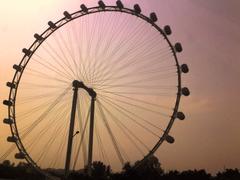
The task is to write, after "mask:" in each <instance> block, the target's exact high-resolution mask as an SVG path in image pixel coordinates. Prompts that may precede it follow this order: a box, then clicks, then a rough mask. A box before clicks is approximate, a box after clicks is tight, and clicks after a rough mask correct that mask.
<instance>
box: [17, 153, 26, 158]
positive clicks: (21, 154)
mask: <svg viewBox="0 0 240 180" xmlns="http://www.w3.org/2000/svg"><path fill="white" fill-rule="evenodd" d="M15 158H16V159H24V158H25V154H24V153H23V152H19V153H16V154H15Z"/></svg>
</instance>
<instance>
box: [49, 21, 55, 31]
mask: <svg viewBox="0 0 240 180" xmlns="http://www.w3.org/2000/svg"><path fill="white" fill-rule="evenodd" d="M48 25H49V26H50V28H52V29H55V28H56V27H57V26H56V24H54V23H53V22H52V21H49V22H48Z"/></svg>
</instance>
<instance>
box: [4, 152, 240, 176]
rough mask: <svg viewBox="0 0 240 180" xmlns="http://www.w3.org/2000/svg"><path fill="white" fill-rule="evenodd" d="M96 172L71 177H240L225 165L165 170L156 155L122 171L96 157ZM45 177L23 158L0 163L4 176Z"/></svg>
mask: <svg viewBox="0 0 240 180" xmlns="http://www.w3.org/2000/svg"><path fill="white" fill-rule="evenodd" d="M91 168H92V169H91V171H92V175H91V176H88V175H87V168H86V169H84V170H79V171H71V172H70V174H69V176H68V179H69V180H135V179H136V180H240V172H239V170H238V169H225V170H224V171H222V172H218V173H217V174H216V176H212V175H211V174H210V173H207V172H206V171H205V170H187V171H182V172H179V171H176V170H172V171H169V172H164V170H163V169H162V168H161V164H160V162H159V160H158V159H157V158H156V157H155V156H152V157H150V158H149V159H148V160H147V161H145V162H141V163H140V162H139V161H137V162H136V163H135V164H130V163H129V162H127V163H125V165H124V166H123V168H122V171H121V172H116V173H115V172H112V170H111V167H110V166H107V165H105V164H104V163H102V162H101V161H95V162H93V163H92V166H91ZM46 171H48V173H51V174H55V173H56V171H57V170H54V169H51V170H50V169H48V170H46ZM1 178H6V179H19V180H44V179H46V178H45V177H44V176H43V175H41V174H39V173H38V172H36V171H35V170H34V169H32V168H31V167H30V166H29V165H28V164H27V163H24V162H20V163H19V164H17V165H15V164H14V163H11V162H10V161H9V160H5V161H3V162H2V163H0V179H1Z"/></svg>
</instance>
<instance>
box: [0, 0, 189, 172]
mask: <svg viewBox="0 0 240 180" xmlns="http://www.w3.org/2000/svg"><path fill="white" fill-rule="evenodd" d="M119 2H120V1H117V5H116V6H107V5H106V6H105V5H104V4H102V3H103V2H102V1H100V2H99V6H96V7H91V8H86V6H85V5H81V10H79V11H77V12H74V13H72V14H69V13H68V12H66V11H65V12H64V17H63V18H62V19H60V20H59V21H57V22H55V23H53V22H51V21H49V22H48V25H49V27H48V28H47V29H46V30H45V31H44V32H43V33H41V34H40V35H38V34H35V35H34V37H35V38H36V40H35V41H34V42H33V44H32V45H31V46H30V47H29V48H28V49H25V48H24V49H23V53H24V56H23V58H22V60H21V62H20V63H19V65H14V66H13V68H14V69H15V70H16V72H15V75H14V77H13V79H12V82H8V84H7V85H8V86H9V87H10V93H9V98H8V100H5V101H4V104H5V105H7V106H8V120H5V123H7V124H9V125H10V128H11V133H12V137H9V138H8V141H10V142H15V143H16V146H17V148H18V150H19V153H17V154H16V155H15V157H16V158H18V159H23V158H25V159H26V160H27V162H28V163H30V164H31V165H32V166H33V167H34V168H36V169H37V170H38V171H40V172H42V171H41V169H40V168H39V166H38V165H37V164H36V163H35V162H34V160H33V159H32V158H31V156H30V155H29V154H28V152H27V151H26V149H25V147H24V145H23V143H22V141H21V139H20V138H19V134H18V128H17V124H16V117H15V102H16V97H17V90H18V85H19V83H20V81H21V77H22V74H23V72H24V69H25V67H26V66H27V64H28V62H29V60H30V59H31V57H32V55H33V54H34V53H35V51H36V50H37V49H38V47H39V46H41V44H42V43H43V42H44V41H45V40H46V39H47V38H48V37H49V36H50V35H51V34H52V33H54V32H55V31H56V30H57V29H59V28H61V27H62V26H64V25H65V24H67V23H68V22H70V21H72V20H74V19H76V18H80V17H82V16H86V15H89V14H93V13H104V12H121V13H126V14H130V15H133V16H136V17H138V18H141V19H142V20H144V21H146V22H148V23H150V24H151V25H152V26H153V27H154V28H155V29H156V30H157V31H159V33H160V34H161V35H162V36H164V38H165V40H166V41H167V43H168V45H169V47H171V49H172V53H173V56H174V59H175V62H176V67H177V74H178V76H177V79H178V85H177V88H178V93H177V97H176V102H175V107H174V110H173V114H172V116H171V119H170V121H169V123H168V126H167V128H166V130H165V131H164V134H163V136H162V137H161V138H160V139H159V141H158V142H157V143H156V145H155V146H154V147H153V148H152V149H151V151H150V152H149V153H148V154H147V155H146V156H145V157H144V159H147V158H148V157H149V156H151V155H153V154H154V152H155V151H156V150H157V149H158V148H159V146H160V145H161V144H162V143H163V142H164V141H165V140H166V141H168V142H170V143H172V142H173V141H174V139H173V138H172V137H171V136H170V135H169V132H170V129H171V127H172V125H173V123H174V120H175V119H176V118H179V119H181V118H182V119H184V114H183V113H182V112H178V107H179V103H180V98H181V95H182V94H183V95H187V94H186V93H185V91H184V92H183V88H182V86H181V73H182V72H183V73H186V71H185V70H184V69H183V68H182V67H181V66H180V65H179V62H178V59H177V56H176V53H177V52H181V50H182V49H181V45H180V43H177V44H176V45H172V44H171V42H170V41H169V39H168V37H167V36H168V35H169V34H170V33H171V32H170V31H171V30H170V29H168V30H166V29H161V28H160V27H159V26H158V25H157V24H156V21H157V18H156V15H155V13H152V14H151V15H150V17H147V16H145V15H143V14H142V13H141V9H140V7H139V6H138V5H135V6H134V9H129V8H126V7H123V6H121V3H120V4H119ZM78 88H83V89H85V90H86V91H87V92H88V93H89V95H90V96H91V98H92V101H91V116H90V117H91V119H90V122H91V127H90V132H89V133H90V134H89V136H90V137H92V136H93V123H94V120H93V119H94V101H95V98H96V93H95V92H94V90H91V89H90V88H87V87H86V86H85V85H84V84H81V83H80V82H79V81H74V82H73V91H74V97H73V105H72V115H71V123H72V122H73V120H74V114H75V110H74V109H76V96H77V91H78ZM187 90H188V89H187ZM181 115H182V116H181ZM73 127H74V124H71V125H70V130H69V141H68V153H67V159H66V164H65V169H66V173H65V175H66V176H67V174H68V173H69V162H70V157H71V144H72V137H73ZM89 141H90V143H89V154H88V169H89V170H90V165H91V162H92V143H93V139H92V138H90V139H89ZM42 173H43V172H42ZM89 173H90V171H89Z"/></svg>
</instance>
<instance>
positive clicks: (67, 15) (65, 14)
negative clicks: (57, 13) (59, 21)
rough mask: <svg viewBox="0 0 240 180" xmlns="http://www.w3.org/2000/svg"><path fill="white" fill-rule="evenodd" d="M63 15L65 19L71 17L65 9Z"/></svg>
mask: <svg viewBox="0 0 240 180" xmlns="http://www.w3.org/2000/svg"><path fill="white" fill-rule="evenodd" d="M63 15H64V16H65V17H66V18H67V19H72V16H71V14H69V13H68V12H67V11H64V12H63Z"/></svg>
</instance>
